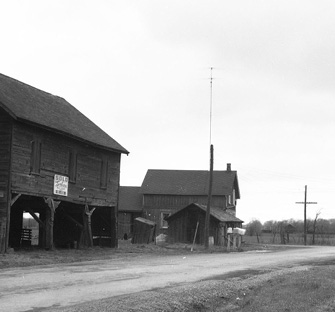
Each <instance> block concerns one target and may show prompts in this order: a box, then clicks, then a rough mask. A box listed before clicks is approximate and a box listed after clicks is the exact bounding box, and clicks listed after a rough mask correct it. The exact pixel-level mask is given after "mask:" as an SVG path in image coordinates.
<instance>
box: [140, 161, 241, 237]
mask: <svg viewBox="0 0 335 312" xmlns="http://www.w3.org/2000/svg"><path fill="white" fill-rule="evenodd" d="M208 187H209V171H205V170H148V171H147V174H146V176H145V178H144V180H143V183H142V186H141V190H140V192H141V193H142V194H143V216H144V217H145V218H147V219H149V220H152V221H154V222H156V223H157V226H158V229H157V232H158V233H163V234H167V232H168V223H167V221H166V218H167V217H168V216H169V215H171V214H173V213H175V212H177V211H179V210H180V209H183V208H185V207H186V206H188V205H190V204H192V203H199V204H204V205H207V198H208ZM239 198H240V190H239V185H238V179H237V172H236V171H233V170H231V164H227V170H222V171H218V170H215V171H214V172H213V188H212V200H211V205H212V206H213V207H217V208H220V209H221V210H222V211H224V212H226V213H230V214H231V215H233V216H235V215H236V205H237V199H239Z"/></svg>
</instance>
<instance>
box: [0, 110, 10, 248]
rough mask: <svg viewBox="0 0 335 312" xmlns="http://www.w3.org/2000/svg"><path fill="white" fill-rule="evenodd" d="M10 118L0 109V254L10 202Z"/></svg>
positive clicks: (3, 244)
mask: <svg viewBox="0 0 335 312" xmlns="http://www.w3.org/2000/svg"><path fill="white" fill-rule="evenodd" d="M11 133H12V121H11V118H10V117H9V116H8V115H7V114H6V113H5V112H4V111H3V110H2V109H1V108H0V253H3V252H5V251H6V246H7V231H8V225H9V216H8V209H9V201H10V190H9V187H10V154H11Z"/></svg>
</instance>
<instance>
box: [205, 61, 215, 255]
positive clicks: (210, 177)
mask: <svg viewBox="0 0 335 312" xmlns="http://www.w3.org/2000/svg"><path fill="white" fill-rule="evenodd" d="M210 69H211V78H210V88H211V89H210V90H211V92H210V114H209V141H210V168H209V181H208V184H209V185H208V198H207V209H206V217H205V229H204V241H205V248H206V249H208V247H209V225H210V214H211V200H212V185H213V162H214V151H213V145H212V98H213V76H212V72H213V67H211V68H210Z"/></svg>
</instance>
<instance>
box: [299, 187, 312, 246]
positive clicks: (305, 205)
mask: <svg viewBox="0 0 335 312" xmlns="http://www.w3.org/2000/svg"><path fill="white" fill-rule="evenodd" d="M295 203H296V204H304V243H305V246H306V245H307V217H306V215H307V205H308V204H317V202H308V201H307V185H305V200H304V201H303V202H295Z"/></svg>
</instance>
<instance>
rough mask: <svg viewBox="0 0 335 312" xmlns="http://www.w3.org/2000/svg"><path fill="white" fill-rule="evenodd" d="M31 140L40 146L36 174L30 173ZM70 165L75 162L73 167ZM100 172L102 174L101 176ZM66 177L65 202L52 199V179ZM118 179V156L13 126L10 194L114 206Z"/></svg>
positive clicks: (117, 154)
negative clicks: (66, 190)
mask: <svg viewBox="0 0 335 312" xmlns="http://www.w3.org/2000/svg"><path fill="white" fill-rule="evenodd" d="M34 140H35V141H39V142H41V160H40V172H39V174H34V173H31V172H30V167H31V154H32V144H31V142H33V141H34ZM103 160H104V162H103ZM74 161H76V163H75V164H74ZM102 169H103V170H105V172H104V173H103V174H102V173H101V170H102ZM71 170H72V171H71ZM73 170H74V171H75V172H73ZM70 173H71V181H70V182H69V189H68V196H67V197H66V198H65V197H63V196H56V195H54V194H53V184H54V175H55V174H60V175H64V176H69V175H70ZM101 178H103V179H104V181H103V183H101ZM119 178H120V154H119V153H113V152H109V151H105V150H103V149H100V148H95V147H92V146H90V145H87V144H85V143H81V142H78V141H77V140H72V139H70V138H68V137H65V136H62V135H60V134H55V133H52V132H49V131H47V130H42V129H39V128H35V127H32V126H29V125H25V124H21V123H14V127H13V148H12V191H13V192H16V193H24V194H28V195H35V196H53V197H55V198H57V197H59V200H66V201H70V202H77V203H78V202H83V201H84V200H85V197H86V198H88V201H91V203H92V205H97V206H116V202H117V192H118V186H119ZM102 186H103V187H102Z"/></svg>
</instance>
